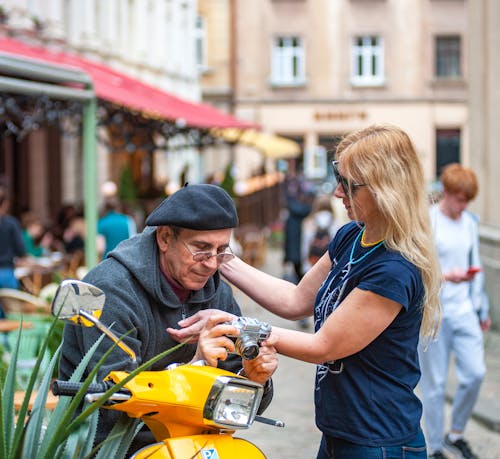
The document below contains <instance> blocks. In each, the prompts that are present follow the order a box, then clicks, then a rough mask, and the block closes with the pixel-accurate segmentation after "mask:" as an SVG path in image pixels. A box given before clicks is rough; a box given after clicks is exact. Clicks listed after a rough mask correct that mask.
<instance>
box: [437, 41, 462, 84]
mask: <svg viewBox="0 0 500 459" xmlns="http://www.w3.org/2000/svg"><path fill="white" fill-rule="evenodd" d="M436 76H437V77H438V78H457V77H460V76H461V69H460V37H459V36H453V37H452V36H448V37H436Z"/></svg>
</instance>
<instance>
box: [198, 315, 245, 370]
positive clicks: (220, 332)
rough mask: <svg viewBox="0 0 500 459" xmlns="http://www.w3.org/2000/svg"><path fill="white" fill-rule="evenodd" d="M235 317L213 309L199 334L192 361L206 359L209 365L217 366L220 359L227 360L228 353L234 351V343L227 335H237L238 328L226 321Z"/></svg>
mask: <svg viewBox="0 0 500 459" xmlns="http://www.w3.org/2000/svg"><path fill="white" fill-rule="evenodd" d="M214 311H216V312H214ZM233 318H234V316H233V315H232V314H228V313H227V312H222V311H218V310H212V314H211V315H210V316H209V317H207V318H206V319H205V326H204V327H203V328H202V329H201V331H200V333H199V335H198V336H199V337H198V347H197V348H196V354H195V356H194V358H193V360H192V362H194V361H196V360H205V361H206V362H207V364H208V365H210V366H212V367H216V366H217V362H218V360H219V359H220V360H226V359H227V356H228V354H229V353H230V352H234V343H233V341H232V340H231V339H230V338H228V337H227V336H226V335H237V334H238V329H237V328H236V327H235V326H233V325H227V324H226V323H225V322H230V321H232V320H233Z"/></svg>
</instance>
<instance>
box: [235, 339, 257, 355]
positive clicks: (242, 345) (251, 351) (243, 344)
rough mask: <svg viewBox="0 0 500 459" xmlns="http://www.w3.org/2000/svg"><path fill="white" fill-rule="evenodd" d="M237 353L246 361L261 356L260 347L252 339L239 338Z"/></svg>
mask: <svg viewBox="0 0 500 459" xmlns="http://www.w3.org/2000/svg"><path fill="white" fill-rule="evenodd" d="M235 347H236V352H237V353H238V354H239V355H241V357H243V358H244V359H245V360H253V359H255V357H257V356H258V355H259V345H258V344H257V342H256V341H255V340H253V339H251V338H248V337H247V338H246V339H245V337H243V338H239V339H237V340H236V346H235Z"/></svg>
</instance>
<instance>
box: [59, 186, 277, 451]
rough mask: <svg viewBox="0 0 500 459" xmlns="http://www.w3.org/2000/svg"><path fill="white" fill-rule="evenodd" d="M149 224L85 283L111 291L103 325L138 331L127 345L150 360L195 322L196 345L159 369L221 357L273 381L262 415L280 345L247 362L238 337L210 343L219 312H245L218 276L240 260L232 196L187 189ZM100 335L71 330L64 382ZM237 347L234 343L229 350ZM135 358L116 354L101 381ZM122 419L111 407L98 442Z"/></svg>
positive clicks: (140, 441) (141, 440)
mask: <svg viewBox="0 0 500 459" xmlns="http://www.w3.org/2000/svg"><path fill="white" fill-rule="evenodd" d="M146 225H147V227H146V229H145V230H144V231H143V232H142V233H141V234H138V235H136V236H134V237H132V238H131V239H128V240H126V241H124V242H122V243H121V244H120V245H119V246H118V247H117V248H116V249H115V250H113V251H111V252H110V253H109V255H108V257H107V258H106V259H105V260H104V261H102V262H101V263H100V264H99V265H98V266H97V267H95V268H94V269H92V270H91V271H90V272H89V273H88V275H87V276H86V277H85V278H84V281H86V282H89V283H91V284H93V285H96V286H98V287H99V288H101V289H102V290H103V291H104V292H105V294H106V305H105V307H104V310H103V313H102V316H101V320H102V321H103V322H104V323H105V324H107V325H111V324H113V331H114V332H115V333H116V334H117V335H118V336H120V335H122V334H124V333H126V332H128V331H130V330H132V333H130V334H129V335H128V336H127V337H126V338H125V340H124V341H125V342H126V343H127V344H128V345H129V346H130V347H131V348H132V349H133V350H134V351H135V352H136V354H137V355H138V357H139V358H140V359H141V361H142V362H145V361H147V360H149V359H151V358H152V357H154V356H156V355H158V354H159V353H161V352H163V351H164V350H166V349H169V348H172V347H174V345H176V344H177V341H178V340H179V336H178V333H177V334H176V332H175V329H177V328H178V326H179V322H181V324H184V325H185V324H186V322H187V323H190V321H194V322H195V325H194V326H192V327H191V332H192V334H193V333H194V335H193V336H192V339H191V342H190V344H186V345H184V346H182V347H180V348H179V349H178V350H176V351H175V352H173V353H171V354H170V355H168V357H166V358H165V359H163V360H162V361H160V362H158V363H157V364H156V365H155V366H154V367H153V369H163V368H165V367H166V366H167V365H168V364H170V363H172V362H181V363H188V362H190V361H192V360H193V359H198V358H200V357H202V358H205V359H206V360H207V361H208V362H209V363H211V364H217V362H218V360H219V359H220V360H221V361H220V362H219V364H220V366H221V367H223V368H226V369H229V370H231V371H234V372H237V371H239V370H241V369H242V365H243V370H244V372H245V374H246V375H247V376H248V378H249V379H252V380H254V381H256V382H259V383H262V384H264V383H265V394H264V399H263V402H262V403H261V407H260V411H262V410H263V409H265V407H266V406H267V405H268V404H269V402H270V400H271V398H272V385H271V383H270V380H269V378H270V376H271V375H272V373H273V372H274V371H275V369H276V367H277V358H276V351H275V350H274V348H273V347H272V346H263V347H262V348H261V352H260V354H259V356H258V357H257V358H256V359H255V360H251V361H247V360H244V361H243V363H242V359H241V358H240V357H239V356H237V355H234V354H230V355H228V351H227V350H226V348H227V347H228V346H227V342H229V343H231V342H230V340H227V339H226V340H225V342H224V344H222V345H220V346H217V343H218V342H220V340H219V341H217V336H215V335H214V336H213V338H214V340H213V341H210V332H209V331H208V332H207V328H210V326H212V325H215V323H214V321H213V320H211V319H210V316H211V315H213V316H216V317H219V318H220V314H222V313H221V312H220V311H224V312H225V313H226V314H227V316H228V318H229V319H230V318H231V317H234V316H232V315H236V316H239V315H241V311H240V308H239V306H238V304H237V303H236V301H235V299H234V297H233V294H232V290H231V288H230V287H229V285H228V284H226V283H225V282H224V281H223V280H222V279H221V278H220V275H219V272H218V268H219V266H220V264H221V263H224V262H225V261H228V260H230V259H231V258H232V257H233V255H232V253H231V249H230V247H229V239H230V236H231V230H232V228H234V227H236V226H237V225H238V217H237V213H236V208H235V206H234V203H233V201H232V199H231V198H230V196H229V195H228V194H227V193H226V192H225V191H224V190H223V189H222V188H220V187H218V186H215V185H207V184H201V185H189V186H185V187H184V188H181V189H180V190H179V191H177V192H176V193H174V194H173V195H171V196H170V197H169V198H167V199H165V200H164V201H163V202H162V203H161V204H160V205H159V206H158V207H157V208H156V209H155V210H154V211H153V212H152V213H151V214H150V215H149V217H148V218H147V220H146ZM215 309H217V310H219V311H214V310H215ZM214 313H215V314H214ZM182 321H184V322H182ZM207 322H208V324H207ZM215 322H217V321H215ZM204 325H206V327H205V329H204V330H203V333H202V334H200V333H201V332H202V328H203V326H204ZM98 336H99V331H98V330H95V329H93V328H90V329H87V328H83V327H74V326H72V325H66V327H65V330H64V346H63V351H62V355H61V359H60V363H59V377H60V378H61V379H69V377H70V376H71V374H72V372H73V371H74V369H75V368H76V366H77V365H78V363H79V362H80V360H81V358H82V356H83V355H84V354H85V353H86V351H87V350H88V349H89V348H90V346H91V345H92V344H93V343H94V342H95V341H96V339H97V338H98ZM198 336H200V346H199V347H198V350H197V340H198ZM211 343H212V344H213V345H210V344H211ZM108 348H109V343H103V345H102V346H101V348H100V350H99V352H97V354H96V355H95V357H94V359H93V363H95V362H97V360H98V359H99V357H100V356H102V354H103V353H104V352H105V351H106V350H107V349H108ZM200 349H201V350H200ZM233 349H234V347H233ZM233 349H231V344H230V345H229V349H228V350H229V351H231V350H233ZM208 354H209V355H208ZM214 356H215V358H214ZM127 359H128V357H127V355H125V353H123V351H121V350H119V349H117V350H115V351H114V352H113V353H112V354H111V357H110V358H109V359H108V360H107V362H106V364H105V365H104V366H103V367H102V368H101V369H100V372H99V377H101V378H102V377H104V376H105V375H106V374H107V373H108V372H109V371H111V370H116V369H124V368H126V366H127V363H128V361H127ZM115 420H116V413H112V412H110V411H106V410H103V412H102V419H101V421H100V425H99V428H98V438H97V439H96V442H99V441H101V440H103V439H104V438H105V437H106V435H107V434H108V433H109V431H110V430H111V428H112V426H113V424H114V422H115ZM152 441H153V438H152V435H151V433H150V432H149V431H146V432H144V431H143V432H140V433H139V435H138V436H137V437H136V440H135V441H134V444H133V448H134V449H138V448H139V447H142V446H144V445H146V444H148V443H151V442H152Z"/></svg>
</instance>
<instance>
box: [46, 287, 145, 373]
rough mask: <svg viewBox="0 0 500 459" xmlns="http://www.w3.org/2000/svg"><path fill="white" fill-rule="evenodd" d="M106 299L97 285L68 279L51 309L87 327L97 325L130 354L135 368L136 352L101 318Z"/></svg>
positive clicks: (66, 318) (57, 292)
mask: <svg viewBox="0 0 500 459" xmlns="http://www.w3.org/2000/svg"><path fill="white" fill-rule="evenodd" d="M105 300H106V295H105V294H104V292H103V291H102V290H101V289H100V288H98V287H96V286H95V285H91V284H87V283H86V282H82V281H79V280H72V279H66V280H64V281H62V282H61V285H59V287H58V289H57V291H56V294H55V295H54V299H53V300H52V308H51V311H52V315H54V316H56V317H58V318H60V319H64V320H67V321H69V322H73V323H75V324H80V325H83V326H85V327H93V326H96V327H97V328H98V329H99V330H101V331H102V332H103V333H104V334H106V335H107V336H108V337H109V338H110V339H111V340H112V341H113V342H114V343H116V345H117V346H118V347H119V348H121V349H122V350H123V351H124V352H126V353H127V354H128V355H129V357H130V359H131V361H132V364H133V367H134V368H135V367H136V365H137V356H136V355H135V352H134V351H133V350H132V349H131V348H130V347H129V346H127V345H126V344H125V343H124V342H123V341H121V340H120V339H119V338H118V337H117V336H116V335H115V334H114V333H113V332H112V331H111V330H110V329H109V328H108V327H106V325H104V324H103V323H102V322H101V321H100V320H99V317H101V312H102V308H103V307H104V302H105Z"/></svg>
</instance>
